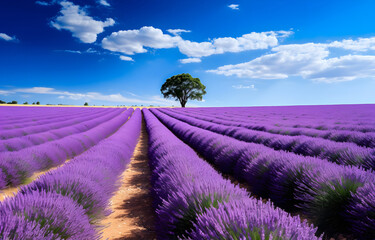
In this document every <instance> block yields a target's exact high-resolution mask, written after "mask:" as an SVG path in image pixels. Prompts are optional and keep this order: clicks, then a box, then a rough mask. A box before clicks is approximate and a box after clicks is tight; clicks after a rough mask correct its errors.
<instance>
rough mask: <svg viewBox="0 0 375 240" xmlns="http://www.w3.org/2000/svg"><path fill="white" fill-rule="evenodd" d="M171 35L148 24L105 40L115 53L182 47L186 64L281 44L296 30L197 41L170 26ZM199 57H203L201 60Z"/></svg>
mask: <svg viewBox="0 0 375 240" xmlns="http://www.w3.org/2000/svg"><path fill="white" fill-rule="evenodd" d="M167 31H168V32H169V33H170V34H172V35H169V34H165V33H163V31H162V30H161V29H158V28H154V27H151V26H145V27H142V28H140V29H135V30H123V31H118V32H113V33H112V34H111V35H110V36H108V37H105V38H104V39H103V40H102V47H103V48H104V49H107V50H109V51H112V52H119V53H123V54H126V55H134V54H136V53H145V52H147V51H148V49H147V48H153V49H161V48H176V47H177V48H178V49H179V51H180V52H181V53H182V54H184V55H186V56H188V57H189V58H188V59H186V60H180V61H181V62H182V63H190V62H200V61H201V60H200V58H202V57H207V56H211V55H214V54H223V53H227V52H232V53H236V52H242V51H247V50H257V49H267V48H270V47H274V46H277V45H278V44H279V39H284V38H286V37H288V36H290V35H291V34H293V32H292V31H269V32H260V33H256V32H252V33H248V34H244V35H242V36H241V37H237V38H232V37H223V38H215V39H213V40H210V41H205V42H194V41H190V40H184V39H183V38H182V37H181V36H180V33H182V32H190V31H188V30H184V29H168V30H167ZM198 59H199V60H198Z"/></svg>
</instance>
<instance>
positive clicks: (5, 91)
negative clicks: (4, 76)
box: [0, 90, 12, 96]
mask: <svg viewBox="0 0 375 240" xmlns="http://www.w3.org/2000/svg"><path fill="white" fill-rule="evenodd" d="M11 93H12V92H11V91H7V90H0V95H5V96H6V95H9V94H11Z"/></svg>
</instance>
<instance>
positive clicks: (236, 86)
mask: <svg viewBox="0 0 375 240" xmlns="http://www.w3.org/2000/svg"><path fill="white" fill-rule="evenodd" d="M232 87H233V88H235V89H255V85H254V84H251V85H242V84H240V85H233V86H232Z"/></svg>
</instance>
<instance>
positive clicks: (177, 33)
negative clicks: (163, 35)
mask: <svg viewBox="0 0 375 240" xmlns="http://www.w3.org/2000/svg"><path fill="white" fill-rule="evenodd" d="M167 32H169V33H170V34H173V35H175V36H178V35H180V34H181V33H189V32H191V31H190V30H185V29H167Z"/></svg>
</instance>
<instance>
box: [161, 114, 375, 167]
mask: <svg viewBox="0 0 375 240" xmlns="http://www.w3.org/2000/svg"><path fill="white" fill-rule="evenodd" d="M155 111H161V112H163V113H165V114H168V115H170V116H172V117H174V118H177V119H179V120H181V121H184V122H186V123H189V124H190V125H193V126H197V127H200V128H202V129H206V130H210V131H212V132H216V133H220V134H222V135H227V136H229V137H233V138H235V139H238V140H240V141H245V142H252V143H258V144H262V145H265V146H267V147H270V148H273V149H275V150H284V151H288V152H293V153H296V154H301V155H304V156H312V157H318V158H321V159H327V160H328V161H330V162H335V163H338V164H340V165H349V166H358V167H363V168H365V169H372V170H374V169H375V150H374V149H371V148H364V147H359V146H357V145H356V144H354V143H341V142H334V141H331V140H325V139H319V138H313V137H307V136H284V135H278V134H273V133H267V132H262V131H255V130H250V129H245V128H241V127H234V126H225V125H221V124H216V123H212V122H208V121H204V120H200V119H197V118H193V117H189V116H185V115H182V114H177V113H174V112H171V111H169V110H165V109H160V110H155Z"/></svg>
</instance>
